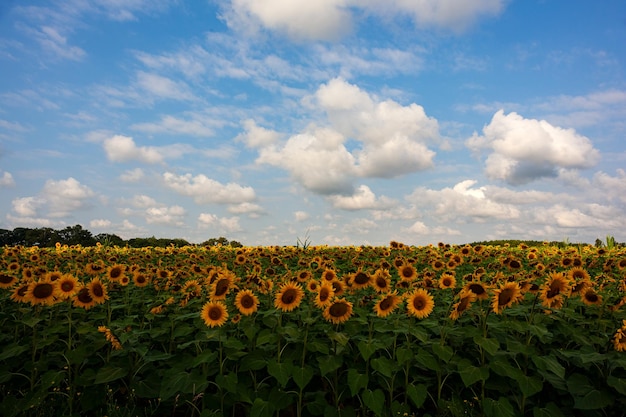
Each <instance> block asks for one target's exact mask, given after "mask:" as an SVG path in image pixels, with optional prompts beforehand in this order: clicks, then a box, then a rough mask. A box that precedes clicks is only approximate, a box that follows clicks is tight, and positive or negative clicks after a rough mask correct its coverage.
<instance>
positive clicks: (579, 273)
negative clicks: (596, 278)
mask: <svg viewBox="0 0 626 417" xmlns="http://www.w3.org/2000/svg"><path fill="white" fill-rule="evenodd" d="M567 278H568V279H569V280H570V281H589V280H590V279H591V277H590V276H589V272H587V271H586V270H585V269H584V268H581V267H575V268H572V269H570V270H569V271H567Z"/></svg>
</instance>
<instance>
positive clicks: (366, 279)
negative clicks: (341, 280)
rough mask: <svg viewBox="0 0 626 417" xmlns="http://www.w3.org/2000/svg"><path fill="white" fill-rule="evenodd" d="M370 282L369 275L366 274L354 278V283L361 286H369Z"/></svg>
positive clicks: (359, 274) (360, 273)
mask: <svg viewBox="0 0 626 417" xmlns="http://www.w3.org/2000/svg"><path fill="white" fill-rule="evenodd" d="M369 280H370V277H369V275H367V274H366V273H364V272H359V273H357V274H356V275H355V276H354V282H355V283H356V284H359V285H363V284H367V283H368V282H369Z"/></svg>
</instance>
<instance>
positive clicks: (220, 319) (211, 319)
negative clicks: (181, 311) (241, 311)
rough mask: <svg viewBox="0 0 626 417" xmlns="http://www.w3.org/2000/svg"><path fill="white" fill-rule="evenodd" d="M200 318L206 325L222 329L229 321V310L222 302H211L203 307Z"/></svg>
mask: <svg viewBox="0 0 626 417" xmlns="http://www.w3.org/2000/svg"><path fill="white" fill-rule="evenodd" d="M200 317H202V320H203V321H204V324H206V325H207V326H209V327H211V328H213V327H221V326H223V325H224V323H226V320H228V310H227V309H226V306H225V305H224V303H222V302H220V301H209V302H207V303H206V304H204V306H203V307H202V312H201V313H200Z"/></svg>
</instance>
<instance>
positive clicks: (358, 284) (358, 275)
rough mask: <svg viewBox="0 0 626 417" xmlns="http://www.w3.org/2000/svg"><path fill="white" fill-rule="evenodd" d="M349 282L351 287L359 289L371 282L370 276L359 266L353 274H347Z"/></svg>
mask: <svg viewBox="0 0 626 417" xmlns="http://www.w3.org/2000/svg"><path fill="white" fill-rule="evenodd" d="M349 280H350V283H351V284H352V289H354V290H359V289H362V288H367V287H369V286H370V284H371V282H372V277H371V276H370V274H368V273H367V272H365V271H362V270H361V269H360V268H359V270H358V271H356V272H355V273H353V274H350V276H349Z"/></svg>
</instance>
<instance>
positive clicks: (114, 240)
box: [94, 233, 126, 246]
mask: <svg viewBox="0 0 626 417" xmlns="http://www.w3.org/2000/svg"><path fill="white" fill-rule="evenodd" d="M94 239H95V240H96V243H100V244H101V245H103V246H124V245H126V241H125V240H124V239H122V238H121V237H119V236H118V235H115V234H111V233H99V234H97V235H96V236H94Z"/></svg>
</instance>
